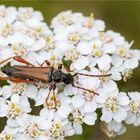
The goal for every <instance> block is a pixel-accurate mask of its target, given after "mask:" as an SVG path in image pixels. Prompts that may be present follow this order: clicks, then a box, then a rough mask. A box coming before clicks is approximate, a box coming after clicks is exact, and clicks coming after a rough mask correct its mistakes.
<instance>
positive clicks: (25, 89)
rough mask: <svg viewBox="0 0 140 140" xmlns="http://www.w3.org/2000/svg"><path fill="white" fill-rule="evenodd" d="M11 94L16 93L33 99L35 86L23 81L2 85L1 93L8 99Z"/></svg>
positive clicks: (35, 90)
mask: <svg viewBox="0 0 140 140" xmlns="http://www.w3.org/2000/svg"><path fill="white" fill-rule="evenodd" d="M13 94H18V95H20V96H27V97H29V98H31V99H35V97H36V96H37V95H36V94H37V87H36V86H34V85H31V84H25V83H12V82H11V83H10V85H6V86H3V87H2V89H1V95H2V96H3V97H4V98H5V99H8V98H9V97H11V96H12V95H13Z"/></svg>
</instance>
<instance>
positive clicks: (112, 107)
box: [105, 96, 119, 112]
mask: <svg viewBox="0 0 140 140" xmlns="http://www.w3.org/2000/svg"><path fill="white" fill-rule="evenodd" d="M105 108H106V109H107V110H108V111H111V112H117V111H118V108H119V102H118V100H117V98H116V97H115V96H113V97H109V98H108V99H107V100H106V102H105Z"/></svg>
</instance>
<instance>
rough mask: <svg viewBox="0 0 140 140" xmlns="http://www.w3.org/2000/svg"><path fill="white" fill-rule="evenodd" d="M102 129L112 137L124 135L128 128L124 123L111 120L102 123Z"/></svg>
mask: <svg viewBox="0 0 140 140" xmlns="http://www.w3.org/2000/svg"><path fill="white" fill-rule="evenodd" d="M100 129H101V130H102V131H103V132H104V133H105V134H106V135H107V136H108V137H111V138H114V137H116V136H117V135H122V134H123V133H125V132H126V128H125V127H124V126H123V124H121V123H118V122H115V121H111V122H110V123H108V124H106V123H104V122H101V123H100Z"/></svg>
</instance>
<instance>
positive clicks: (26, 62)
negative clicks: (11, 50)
mask: <svg viewBox="0 0 140 140" xmlns="http://www.w3.org/2000/svg"><path fill="white" fill-rule="evenodd" d="M11 59H13V60H16V61H17V62H20V63H23V64H26V65H30V66H34V65H33V64H31V63H30V62H28V61H26V60H24V59H23V58H21V57H20V56H14V57H9V58H7V59H5V60H3V61H1V62H0V65H1V64H3V63H5V62H7V61H9V60H11Z"/></svg>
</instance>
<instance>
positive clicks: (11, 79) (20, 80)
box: [0, 77, 34, 83]
mask: <svg viewBox="0 0 140 140" xmlns="http://www.w3.org/2000/svg"><path fill="white" fill-rule="evenodd" d="M0 80H9V81H12V82H15V83H31V82H34V81H32V80H23V79H19V78H11V77H0Z"/></svg>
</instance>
